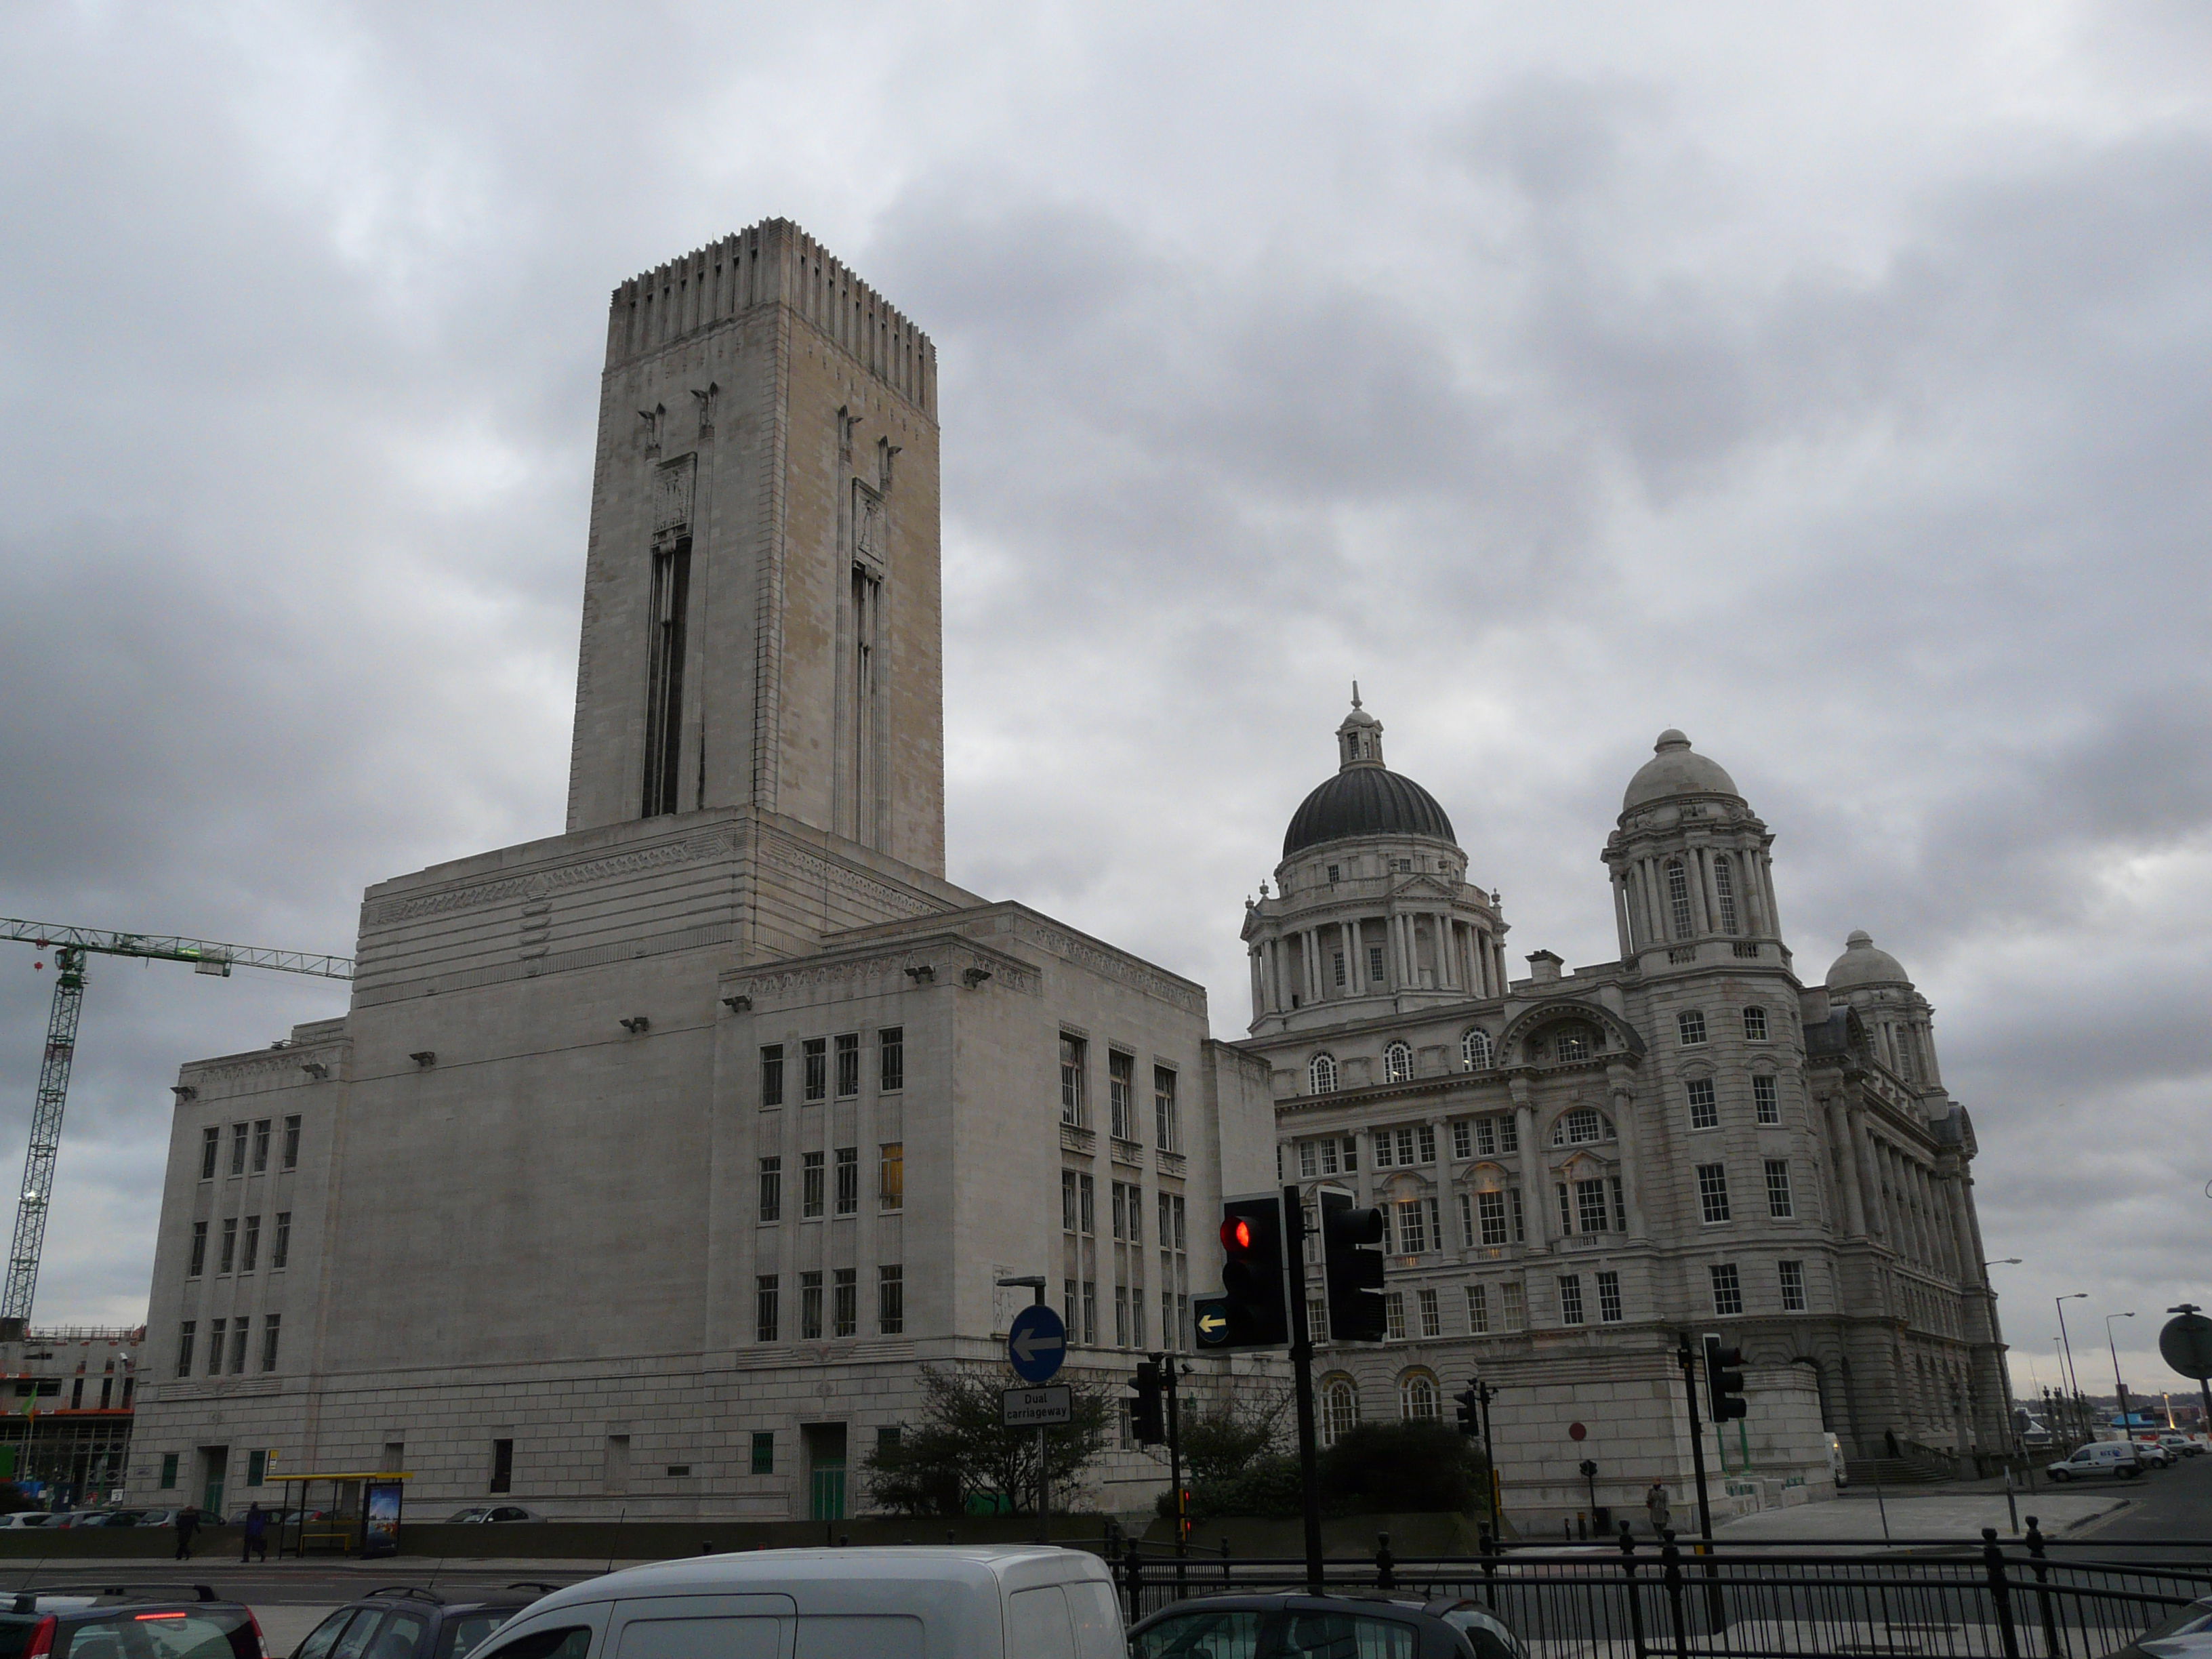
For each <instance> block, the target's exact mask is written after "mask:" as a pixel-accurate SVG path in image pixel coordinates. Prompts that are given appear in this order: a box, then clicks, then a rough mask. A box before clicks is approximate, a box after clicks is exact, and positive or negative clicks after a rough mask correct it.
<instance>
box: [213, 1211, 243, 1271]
mask: <svg viewBox="0 0 2212 1659" xmlns="http://www.w3.org/2000/svg"><path fill="white" fill-rule="evenodd" d="M237 1260H238V1218H237V1217H236V1216H232V1217H230V1218H228V1220H226V1221H225V1222H224V1223H223V1224H222V1265H221V1266H220V1267H217V1268H216V1272H217V1273H228V1272H229V1271H230V1270H231V1267H232V1266H233V1265H234V1263H235V1262H236V1261H237Z"/></svg>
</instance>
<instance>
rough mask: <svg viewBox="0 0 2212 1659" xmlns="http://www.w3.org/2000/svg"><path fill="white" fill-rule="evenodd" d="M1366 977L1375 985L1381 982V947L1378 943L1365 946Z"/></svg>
mask: <svg viewBox="0 0 2212 1659" xmlns="http://www.w3.org/2000/svg"><path fill="white" fill-rule="evenodd" d="M1367 977H1368V978H1370V979H1371V980H1373V981H1375V982H1376V984H1377V985H1380V984H1381V983H1382V982H1383V947H1382V946H1381V945H1369V946H1368V947H1367Z"/></svg>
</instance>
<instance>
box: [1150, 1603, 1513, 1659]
mask: <svg viewBox="0 0 2212 1659" xmlns="http://www.w3.org/2000/svg"><path fill="white" fill-rule="evenodd" d="M1248 1653H1271V1654H1284V1655H1291V1654H1305V1653H1313V1654H1322V1653H1328V1654H1334V1653H1345V1654H1358V1655H1359V1656H1361V1659H1366V1656H1369V1655H1372V1656H1375V1659H1528V1649H1527V1647H1526V1646H1524V1645H1523V1644H1522V1641H1521V1638H1519V1637H1518V1636H1516V1635H1515V1634H1514V1633H1513V1632H1512V1630H1511V1629H1510V1627H1509V1626H1507V1625H1506V1623H1505V1621H1504V1620H1502V1619H1500V1618H1498V1615H1497V1614H1496V1613H1492V1612H1491V1611H1489V1609H1487V1608H1486V1607H1480V1606H1478V1605H1477V1604H1476V1603H1474V1602H1473V1601H1464V1600H1462V1599H1461V1598H1460V1597H1458V1596H1445V1597H1443V1599H1442V1600H1437V1601H1424V1600H1423V1599H1421V1598H1420V1597H1419V1596H1413V1595H1403V1596H1401V1595H1387V1594H1377V1595H1208V1596H1202V1597H1200V1598H1199V1599H1198V1600H1195V1601H1178V1602H1176V1604H1175V1605H1174V1606H1173V1607H1168V1608H1165V1609H1164V1610H1162V1611H1161V1612H1158V1613H1154V1614H1152V1617H1151V1618H1149V1619H1146V1620H1143V1621H1142V1622H1141V1623H1139V1625H1138V1626H1136V1627H1135V1628H1134V1629H1133V1630H1132V1631H1130V1632H1129V1659H1213V1656H1216V1655H1226V1654H1248Z"/></svg>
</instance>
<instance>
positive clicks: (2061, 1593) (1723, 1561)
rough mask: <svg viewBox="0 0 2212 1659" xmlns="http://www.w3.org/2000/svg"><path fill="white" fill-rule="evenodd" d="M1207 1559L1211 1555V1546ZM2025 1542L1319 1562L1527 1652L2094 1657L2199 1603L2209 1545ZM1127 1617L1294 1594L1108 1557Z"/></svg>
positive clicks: (1261, 1572)
mask: <svg viewBox="0 0 2212 1659" xmlns="http://www.w3.org/2000/svg"><path fill="white" fill-rule="evenodd" d="M2095 1550H2096V1547H2095V1546H2093V1545H2087V1546H2083V1545H2067V1544H2063V1543H2060V1542H2058V1541H2053V1540H2050V1539H2046V1538H2045V1537H2043V1536H2042V1535H2041V1534H2040V1533H2039V1532H2038V1531H2037V1530H2036V1528H2034V1526H2033V1523H2031V1524H2030V1527H2029V1529H2028V1534H2027V1537H2026V1538H2025V1539H2023V1540H2021V1541H2018V1542H2014V1543H2006V1542H2001V1541H1999V1540H1998V1539H1997V1536H1996V1533H1995V1531H1994V1530H1984V1533H1983V1534H1982V1539H1981V1541H1980V1542H1979V1543H1978V1544H1972V1543H1962V1542H1960V1541H1958V1540H1956V1539H1951V1540H1919V1541H1892V1542H1884V1541H1867V1542H1866V1543H1865V1544H1864V1545H1852V1544H1849V1543H1843V1544H1838V1543H1837V1542H1835V1541H1828V1540H1823V1541H1820V1544H1819V1545H1817V1546H1814V1545H1812V1544H1806V1543H1800V1544H1791V1543H1789V1542H1786V1541H1771V1542H1762V1543H1760V1544H1759V1545H1756V1546H1753V1545H1714V1546H1711V1547H1710V1551H1709V1553H1699V1551H1698V1549H1697V1547H1695V1546H1694V1545H1692V1544H1687V1543H1676V1542H1674V1541H1668V1542H1667V1543H1665V1544H1663V1545H1661V1546H1658V1547H1654V1546H1653V1545H1652V1544H1651V1542H1650V1541H1648V1540H1646V1541H1642V1542H1641V1543H1638V1541H1633V1540H1631V1539H1628V1538H1626V1537H1624V1538H1623V1539H1622V1540H1621V1541H1620V1544H1619V1545H1618V1546H1613V1545H1593V1546H1590V1547H1587V1548H1580V1549H1565V1550H1559V1549H1553V1550H1523V1549H1514V1550H1510V1551H1505V1552H1502V1553H1496V1554H1491V1555H1484V1556H1475V1557H1459V1558H1420V1559H1401V1558H1399V1557H1396V1556H1395V1555H1393V1554H1392V1553H1391V1551H1390V1548H1389V1540H1388V1538H1387V1537H1386V1538H1384V1539H1383V1540H1382V1541H1380V1545H1379V1547H1378V1548H1377V1549H1376V1553H1375V1555H1374V1556H1373V1557H1372V1558H1371V1559H1336V1560H1333V1561H1330V1562H1328V1564H1327V1565H1326V1567H1325V1570H1324V1573H1323V1578H1324V1587H1325V1588H1326V1589H1328V1591H1330V1592H1332V1593H1338V1594H1341V1593H1347V1592H1349V1593H1355V1594H1358V1593H1372V1592H1376V1591H1385V1592H1389V1591H1395V1592H1397V1593H1399V1594H1401V1595H1402V1594H1416V1595H1421V1596H1424V1597H1430V1596H1461V1597H1466V1598H1468V1599H1471V1600H1474V1601H1479V1602H1480V1603H1482V1604H1483V1605H1484V1606H1486V1607H1489V1608H1490V1609H1492V1611H1493V1612H1495V1613H1497V1614H1498V1616H1499V1617H1500V1618H1502V1619H1504V1621H1505V1622H1506V1623H1507V1624H1508V1625H1510V1626H1512V1627H1513V1629H1514V1630H1516V1632H1519V1633H1520V1635H1521V1637H1522V1639H1523V1640H1525V1641H1526V1642H1528V1644H1529V1645H1530V1647H1531V1648H1532V1650H1534V1651H1535V1652H1536V1653H1538V1654H1539V1655H1541V1656H1543V1659H1583V1656H1588V1659H1601V1656H1602V1659H1631V1656H1633V1659H1669V1656H1671V1659H1691V1656H1700V1659H1768V1656H1773V1659H1782V1656H1796V1655H1804V1654H1833V1655H1868V1656H1907V1655H1924V1656H1930V1659H2105V1656H2106V1655H2109V1654H2112V1653H2114V1652H2117V1651H2118V1650H2120V1649H2122V1648H2124V1647H2126V1646H2127V1645H2128V1644H2130V1643H2132V1642H2134V1641H2135V1640H2136V1638H2139V1637H2141V1636H2142V1635H2143V1634H2145V1633H2146V1632H2149V1631H2151V1630H2154V1629H2155V1628H2157V1627H2158V1626H2160V1625H2163V1624H2166V1623H2167V1622H2169V1621H2170V1620H2172V1618H2173V1616H2174V1615H2175V1614H2176V1613H2179V1612H2180V1611H2181V1610H2183V1609H2184V1608H2185V1607H2188V1606H2189V1605H2190V1604H2191V1602H2193V1601H2197V1599H2198V1598H2200V1597H2203V1596H2207V1595H2212V1545H2201V1546H2200V1545H2165V1544H2161V1545H2160V1546H2157V1547H2155V1551H2154V1553H2155V1554H2157V1555H2158V1556H2160V1557H2161V1558H2164V1557H2166V1556H2167V1555H2168V1554H2169V1553H2171V1554H2172V1555H2173V1556H2176V1557H2178V1558H2180V1559H2171V1560H2169V1559H2155V1560H2154V1559H2105V1558H2108V1557H2110V1556H2112V1554H2113V1553H2114V1547H2112V1546H2107V1547H2105V1549H2104V1550H2103V1551H2102V1552H2100V1553H2095V1554H2093V1553H2092V1552H2093V1551H2095ZM1113 1553H1114V1559H1115V1576H1116V1578H1117V1580H1118V1582H1119V1583H1120V1584H1121V1591H1122V1595H1123V1597H1124V1601H1125V1603H1126V1607H1127V1612H1128V1615H1129V1617H1130V1619H1131V1620H1132V1621H1134V1620H1137V1619H1140V1618H1142V1617H1144V1616H1145V1615H1146V1614H1148V1613H1157V1612H1158V1611H1159V1610H1160V1609H1161V1608H1163V1607H1167V1606H1169V1605H1170V1604H1171V1603H1173V1602H1176V1601H1181V1600H1184V1599H1186V1598H1188V1597H1193V1596H1202V1595H1223V1594H1250V1593H1255V1592H1264V1591H1269V1590H1293V1589H1304V1587H1305V1585H1306V1582H1307V1580H1306V1575H1305V1566H1304V1562H1302V1561H1297V1560H1284V1559H1267V1560H1254V1559H1231V1558H1230V1557H1228V1556H1227V1555H1226V1554H1223V1555H1219V1556H1214V1555H1206V1554H1194V1555H1189V1556H1185V1557H1181V1558H1178V1557H1176V1556H1175V1555H1174V1554H1173V1553H1162V1552H1161V1551H1160V1550H1159V1549H1158V1547H1154V1546H1144V1547H1139V1546H1138V1545H1136V1544H1134V1543H1133V1542H1128V1541H1121V1542H1117V1543H1116V1544H1115V1546H1114V1550H1113Z"/></svg>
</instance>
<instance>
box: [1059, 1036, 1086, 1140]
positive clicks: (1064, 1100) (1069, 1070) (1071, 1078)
mask: <svg viewBox="0 0 2212 1659" xmlns="http://www.w3.org/2000/svg"><path fill="white" fill-rule="evenodd" d="M1086 1046H1087V1045H1086V1044H1085V1042H1084V1041H1083V1039H1082V1038H1081V1037H1079V1036H1069V1035H1068V1034H1067V1033H1066V1032H1065V1031H1062V1032H1061V1033H1060V1121H1061V1122H1062V1123H1067V1124H1073V1126H1074V1127H1077V1128H1081V1127H1083V1118H1084V1109H1083V1056H1084V1051H1085V1048H1086Z"/></svg>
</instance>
